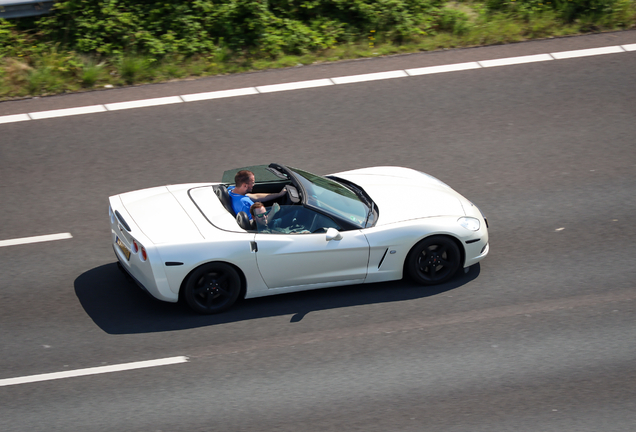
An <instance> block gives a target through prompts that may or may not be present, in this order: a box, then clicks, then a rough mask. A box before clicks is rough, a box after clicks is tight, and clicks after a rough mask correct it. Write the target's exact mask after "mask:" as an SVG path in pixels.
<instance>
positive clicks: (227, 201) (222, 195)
mask: <svg viewBox="0 0 636 432" xmlns="http://www.w3.org/2000/svg"><path fill="white" fill-rule="evenodd" d="M212 189H213V190H214V193H215V194H216V196H217V197H219V200H220V201H221V204H223V207H225V209H226V210H227V211H229V212H230V213H231V214H232V215H234V209H233V208H232V198H230V194H229V193H227V189H226V188H225V186H223V185H216V186H213V187H212Z"/></svg>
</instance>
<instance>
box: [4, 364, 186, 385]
mask: <svg viewBox="0 0 636 432" xmlns="http://www.w3.org/2000/svg"><path fill="white" fill-rule="evenodd" d="M187 361H188V357H185V356H179V357H169V358H164V359H159V360H147V361H140V362H133V363H123V364H118V365H112V366H99V367H92V368H87V369H76V370H72V371H66V372H53V373H47V374H40V375H29V376H24V377H17V378H6V379H0V387H3V386H10V385H17V384H27V383H34V382H40V381H50V380H56V379H62V378H73V377H80V376H86V375H97V374H103V373H109V372H122V371H127V370H133V369H143V368H150V367H156V366H167V365H173V364H178V363H186V362H187Z"/></svg>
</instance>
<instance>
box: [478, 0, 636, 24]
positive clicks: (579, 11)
mask: <svg viewBox="0 0 636 432" xmlns="http://www.w3.org/2000/svg"><path fill="white" fill-rule="evenodd" d="M627 3H629V1H627V0H486V5H487V7H488V9H489V10H490V11H504V10H510V11H515V12H519V13H520V14H521V15H522V16H523V17H525V18H527V17H529V16H531V15H536V14H540V13H542V12H544V11H554V12H556V13H557V15H558V16H559V17H560V18H561V19H563V20H564V21H565V22H574V21H575V20H577V19H592V20H598V19H599V18H601V17H606V18H608V19H607V24H609V25H610V26H613V25H622V23H620V22H613V21H614V19H613V17H614V16H615V15H617V14H621V13H624V12H625V11H626V10H631V15H632V17H633V14H634V12H633V9H632V5H631V4H630V5H628V4H627ZM627 15H629V12H628V13H627Z"/></svg>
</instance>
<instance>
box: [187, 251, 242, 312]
mask: <svg viewBox="0 0 636 432" xmlns="http://www.w3.org/2000/svg"><path fill="white" fill-rule="evenodd" d="M240 292H241V278H240V276H239V274H238V273H237V271H236V270H234V268H233V267H232V266H231V265H229V264H225V263H209V264H204V265H202V266H201V267H199V268H197V269H196V270H194V272H193V273H192V274H191V275H190V277H189V278H188V281H187V283H186V286H185V293H184V297H185V300H186V302H187V303H188V306H190V307H191V308H192V309H193V310H194V311H196V312H198V313H201V314H215V313H219V312H223V311H225V310H227V309H229V308H230V307H231V306H232V305H233V304H234V302H235V301H236V299H237V298H238V296H239V293H240Z"/></svg>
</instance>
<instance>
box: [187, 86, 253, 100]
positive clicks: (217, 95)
mask: <svg viewBox="0 0 636 432" xmlns="http://www.w3.org/2000/svg"><path fill="white" fill-rule="evenodd" d="M254 94H258V92H257V91H256V89H255V88H254V87H247V88H241V89H233V90H221V91H213V92H206V93H192V94H188V95H182V96H181V99H183V101H184V102H196V101H202V100H208V99H221V98H229V97H236V96H246V95H254Z"/></svg>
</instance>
